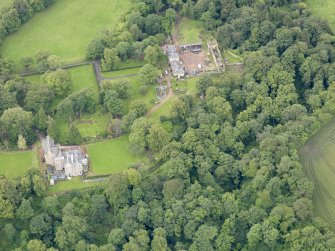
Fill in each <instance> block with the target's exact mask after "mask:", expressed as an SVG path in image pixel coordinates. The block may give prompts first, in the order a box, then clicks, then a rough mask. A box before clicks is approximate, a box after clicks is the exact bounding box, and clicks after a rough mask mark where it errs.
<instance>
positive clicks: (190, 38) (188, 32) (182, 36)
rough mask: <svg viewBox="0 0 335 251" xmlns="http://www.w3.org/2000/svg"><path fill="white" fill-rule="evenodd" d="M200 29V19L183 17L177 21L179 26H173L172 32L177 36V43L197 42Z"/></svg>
mask: <svg viewBox="0 0 335 251" xmlns="http://www.w3.org/2000/svg"><path fill="white" fill-rule="evenodd" d="M200 29H201V22H200V21H198V20H193V19H189V18H183V19H182V20H181V21H180V23H179V28H174V29H173V30H172V34H174V35H176V36H177V38H178V42H179V44H191V43H198V42H200V41H201V39H200V31H201V30H200ZM178 31H179V32H178Z"/></svg>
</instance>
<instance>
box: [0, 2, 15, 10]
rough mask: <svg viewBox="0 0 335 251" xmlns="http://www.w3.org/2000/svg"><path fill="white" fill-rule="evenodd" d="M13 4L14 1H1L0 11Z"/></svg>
mask: <svg viewBox="0 0 335 251" xmlns="http://www.w3.org/2000/svg"><path fill="white" fill-rule="evenodd" d="M13 2H14V0H1V1H0V10H1V9H2V8H5V7H8V6H10V5H11V4H12V3H13Z"/></svg>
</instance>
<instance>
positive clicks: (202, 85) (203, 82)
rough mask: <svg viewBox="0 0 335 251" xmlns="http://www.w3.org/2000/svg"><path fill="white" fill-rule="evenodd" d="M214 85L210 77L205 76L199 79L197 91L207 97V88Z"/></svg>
mask: <svg viewBox="0 0 335 251" xmlns="http://www.w3.org/2000/svg"><path fill="white" fill-rule="evenodd" d="M212 85H213V81H212V79H211V78H210V77H209V76H207V75H205V76H202V77H200V78H199V80H198V82H197V89H198V91H199V93H200V94H202V95H205V94H206V90H207V88H208V87H210V86H212Z"/></svg>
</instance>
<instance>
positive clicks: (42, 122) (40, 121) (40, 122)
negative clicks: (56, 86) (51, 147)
mask: <svg viewBox="0 0 335 251" xmlns="http://www.w3.org/2000/svg"><path fill="white" fill-rule="evenodd" d="M35 126H36V127H37V128H38V129H40V130H42V131H44V130H46V129H47V126H48V117H47V115H46V114H45V112H44V109H43V107H42V106H41V108H40V109H39V110H38V113H37V114H36V116H35Z"/></svg>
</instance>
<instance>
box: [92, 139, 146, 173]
mask: <svg viewBox="0 0 335 251" xmlns="http://www.w3.org/2000/svg"><path fill="white" fill-rule="evenodd" d="M87 149H88V155H89V158H90V159H91V162H92V172H93V174H95V175H103V174H113V173H118V172H121V171H123V170H125V169H127V168H128V167H129V166H130V165H133V164H137V163H144V162H146V159H145V157H143V156H136V155H134V154H132V153H131V152H130V150H129V141H128V135H123V136H121V137H119V138H115V139H112V140H108V141H103V142H99V143H94V144H89V145H87Z"/></svg>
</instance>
